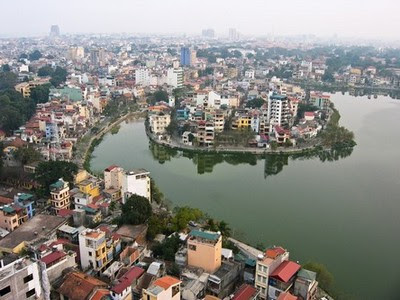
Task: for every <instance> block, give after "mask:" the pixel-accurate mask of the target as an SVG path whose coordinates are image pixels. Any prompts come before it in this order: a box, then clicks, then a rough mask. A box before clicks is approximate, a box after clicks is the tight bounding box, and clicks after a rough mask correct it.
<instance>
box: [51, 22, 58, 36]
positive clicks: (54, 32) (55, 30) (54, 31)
mask: <svg viewBox="0 0 400 300" xmlns="http://www.w3.org/2000/svg"><path fill="white" fill-rule="evenodd" d="M58 36H60V27H58V25H51V27H50V37H58Z"/></svg>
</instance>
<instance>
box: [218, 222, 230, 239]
mask: <svg viewBox="0 0 400 300" xmlns="http://www.w3.org/2000/svg"><path fill="white" fill-rule="evenodd" d="M218 231H220V232H221V234H222V236H223V237H226V238H228V237H230V236H231V233H232V229H231V228H230V227H229V225H228V223H226V222H225V221H223V220H222V221H220V222H219V223H218Z"/></svg>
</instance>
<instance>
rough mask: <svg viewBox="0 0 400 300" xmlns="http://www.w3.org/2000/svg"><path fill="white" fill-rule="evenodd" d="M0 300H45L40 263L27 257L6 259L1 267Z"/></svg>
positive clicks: (2, 261)
mask: <svg viewBox="0 0 400 300" xmlns="http://www.w3.org/2000/svg"><path fill="white" fill-rule="evenodd" d="M48 288H49V290H50V287H48ZM0 298H1V299H4V300H14V299H44V298H43V293H42V287H41V284H40V276H39V266H38V263H36V262H33V261H31V260H30V259H29V258H26V257H25V258H19V259H17V260H13V259H10V257H7V256H6V257H4V258H3V259H2V260H1V265H0Z"/></svg>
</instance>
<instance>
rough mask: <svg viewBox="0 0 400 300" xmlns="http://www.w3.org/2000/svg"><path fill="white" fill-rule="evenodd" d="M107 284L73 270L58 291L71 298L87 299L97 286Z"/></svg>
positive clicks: (104, 286) (73, 299) (75, 299)
mask: <svg viewBox="0 0 400 300" xmlns="http://www.w3.org/2000/svg"><path fill="white" fill-rule="evenodd" d="M106 287H107V284H106V283H105V282H103V281H100V280H98V279H96V278H94V277H92V276H89V275H87V274H85V273H81V272H71V273H69V274H68V275H66V276H65V278H64V281H63V283H62V284H61V286H60V288H59V290H58V292H59V293H60V294H62V295H64V296H66V297H68V298H69V299H71V300H82V299H87V298H88V297H89V295H90V294H91V293H92V292H93V291H94V290H95V289H96V288H106Z"/></svg>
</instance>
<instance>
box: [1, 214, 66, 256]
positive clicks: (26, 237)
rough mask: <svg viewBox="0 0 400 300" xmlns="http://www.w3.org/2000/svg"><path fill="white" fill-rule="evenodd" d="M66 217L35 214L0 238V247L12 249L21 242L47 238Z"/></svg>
mask: <svg viewBox="0 0 400 300" xmlns="http://www.w3.org/2000/svg"><path fill="white" fill-rule="evenodd" d="M66 222H67V219H65V218H63V217H60V216H52V215H42V214H39V215H36V216H34V217H33V218H32V219H30V220H29V221H28V222H26V223H24V224H22V225H21V226H19V227H18V228H17V229H16V230H14V231H13V232H11V233H10V234H9V235H7V236H6V237H5V238H3V239H2V240H0V248H6V249H13V248H15V247H16V246H18V245H19V244H21V243H22V242H27V243H29V242H31V241H33V240H36V239H41V238H44V239H48V238H49V237H50V236H51V234H52V233H54V232H55V231H56V230H57V228H59V227H60V226H61V225H63V224H65V223H66Z"/></svg>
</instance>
